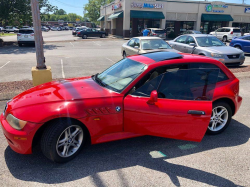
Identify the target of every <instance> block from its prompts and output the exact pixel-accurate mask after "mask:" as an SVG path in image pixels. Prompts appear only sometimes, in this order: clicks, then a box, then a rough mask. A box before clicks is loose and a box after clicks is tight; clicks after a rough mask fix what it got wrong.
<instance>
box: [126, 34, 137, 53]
mask: <svg viewBox="0 0 250 187" xmlns="http://www.w3.org/2000/svg"><path fill="white" fill-rule="evenodd" d="M134 46H135V38H132V39H131V40H130V41H129V42H128V44H127V46H126V48H125V52H126V54H127V56H130V55H132V54H133V53H134V52H133V50H134Z"/></svg>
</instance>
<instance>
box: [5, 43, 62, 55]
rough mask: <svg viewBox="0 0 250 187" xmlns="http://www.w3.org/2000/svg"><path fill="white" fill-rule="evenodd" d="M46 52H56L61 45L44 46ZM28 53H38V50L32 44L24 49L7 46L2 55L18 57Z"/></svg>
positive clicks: (24, 46)
mask: <svg viewBox="0 0 250 187" xmlns="http://www.w3.org/2000/svg"><path fill="white" fill-rule="evenodd" d="M43 47H44V51H47V50H54V49H57V48H59V47H63V46H59V45H44V46H43ZM27 53H36V48H35V46H34V45H32V44H27V45H23V46H22V47H19V46H6V47H2V48H1V50H0V54H12V55H18V54H27Z"/></svg>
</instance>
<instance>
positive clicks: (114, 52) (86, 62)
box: [0, 38, 125, 82]
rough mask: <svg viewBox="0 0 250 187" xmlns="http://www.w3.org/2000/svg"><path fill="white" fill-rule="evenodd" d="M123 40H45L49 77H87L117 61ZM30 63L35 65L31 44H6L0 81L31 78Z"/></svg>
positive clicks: (0, 63)
mask: <svg viewBox="0 0 250 187" xmlns="http://www.w3.org/2000/svg"><path fill="white" fill-rule="evenodd" d="M123 43H125V40H120V39H109V38H102V39H99V38H89V39H87V40H82V39H81V40H80V41H76V42H56V43H53V42H52V43H46V44H45V45H44V54H45V58H46V65H47V66H51V67H52V77H53V79H56V78H64V77H66V78H68V77H80V76H89V75H92V74H95V73H98V72H102V71H103V70H105V69H106V68H108V67H109V66H111V65H112V64H113V63H115V62H117V61H118V60H120V59H121V58H122V55H121V52H120V51H121V45H122V44H123ZM32 66H36V53H35V47H34V46H24V47H18V46H6V47H4V48H2V49H1V50H0V82H10V81H21V80H31V79H32V76H31V67H32Z"/></svg>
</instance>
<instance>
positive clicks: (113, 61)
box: [106, 57, 115, 63]
mask: <svg viewBox="0 0 250 187" xmlns="http://www.w3.org/2000/svg"><path fill="white" fill-rule="evenodd" d="M106 59H107V60H109V61H110V62H113V63H115V61H113V60H111V59H109V58H108V57H106Z"/></svg>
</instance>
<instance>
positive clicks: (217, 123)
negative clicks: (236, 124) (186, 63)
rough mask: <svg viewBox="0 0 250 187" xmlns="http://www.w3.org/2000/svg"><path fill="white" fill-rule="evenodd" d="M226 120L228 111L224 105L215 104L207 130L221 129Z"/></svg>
mask: <svg viewBox="0 0 250 187" xmlns="http://www.w3.org/2000/svg"><path fill="white" fill-rule="evenodd" d="M227 121H228V111H227V109H226V108H225V107H224V106H217V107H215V108H214V109H213V111H212V116H211V118H210V123H209V126H208V128H209V130H211V131H214V132H216V131H219V130H221V129H222V128H223V127H224V126H225V125H226V124H227Z"/></svg>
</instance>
